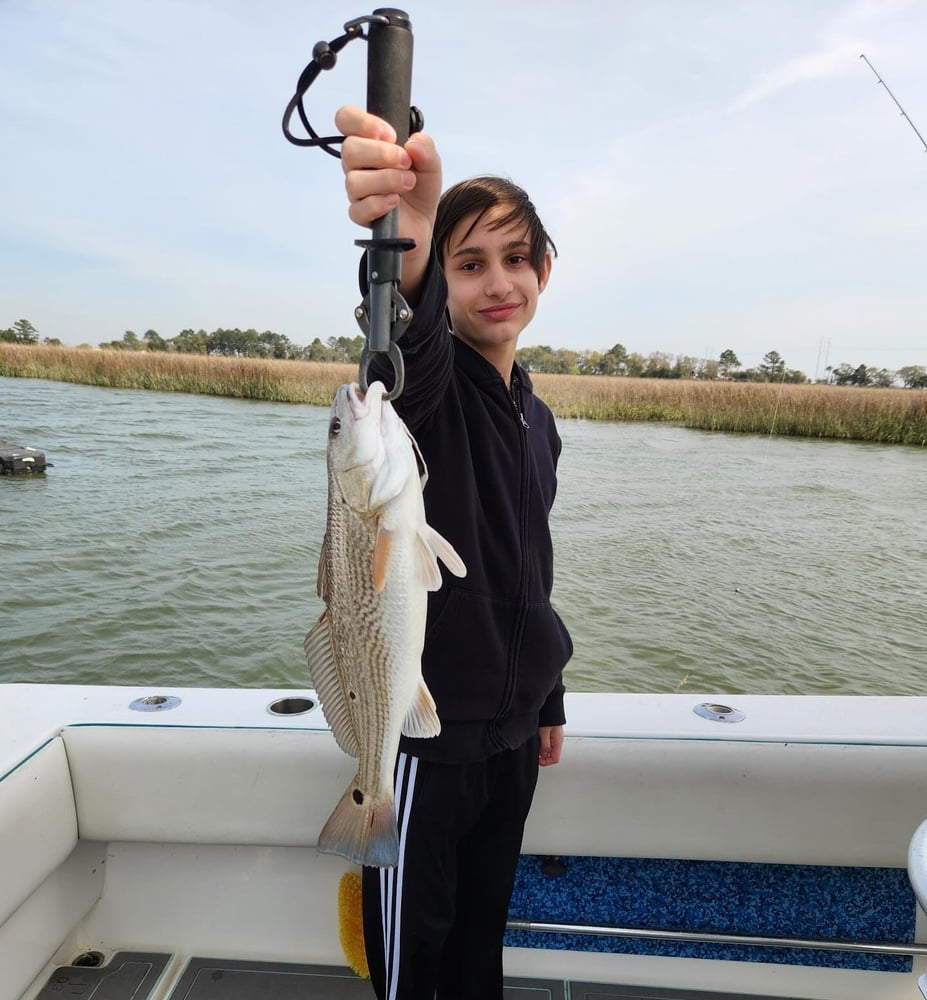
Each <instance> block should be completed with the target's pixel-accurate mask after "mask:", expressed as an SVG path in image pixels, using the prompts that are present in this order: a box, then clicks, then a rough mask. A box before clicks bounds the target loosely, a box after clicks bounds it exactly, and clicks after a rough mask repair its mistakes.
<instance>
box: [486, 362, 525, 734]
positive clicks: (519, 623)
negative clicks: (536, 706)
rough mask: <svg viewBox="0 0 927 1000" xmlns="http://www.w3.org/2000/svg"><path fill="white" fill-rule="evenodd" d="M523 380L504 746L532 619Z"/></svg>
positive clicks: (516, 404) (515, 396)
mask: <svg viewBox="0 0 927 1000" xmlns="http://www.w3.org/2000/svg"><path fill="white" fill-rule="evenodd" d="M521 392H522V387H521V380H520V379H518V378H517V377H515V378H513V379H512V388H511V391H510V393H509V395H510V396H511V399H512V406H513V409H514V411H515V412H514V416H515V418H516V419H517V421H518V423H519V425H520V427H519V429H518V437H519V443H520V445H521V467H520V470H519V473H520V475H519V501H518V524H519V552H520V555H521V566H520V576H519V581H518V603H517V607H518V611H517V617H516V619H515V627H514V629H513V632H512V641H511V644H510V646H509V651H508V670H507V677H506V686H505V693H504V695H503V697H502V702H501V704H500V705H499V711H498V712H497V713H496V718H495V720H494V721H493V726H492V730H491V734H492V737H493V739H494V740H495V742H496V743H497V744H498V745H500V746H501V745H502V743H501V741H500V740H499V739H498V738H497V733H498V728H497V723H498V721H499V720H500V719H502V718H504V717H505V716H506V714H507V713H508V711H509V709H510V708H511V707H512V698H513V696H514V694H515V688H516V685H517V681H518V659H519V653H520V650H521V644H522V636H523V635H524V632H525V623H526V621H527V618H528V574H529V572H530V567H529V560H528V504H529V497H530V490H529V485H530V481H531V458H530V454H529V451H530V449H529V446H528V430H529V425H528V421H527V420H526V419H525V415H524V413H523V411H522V407H521V405H520V400H521Z"/></svg>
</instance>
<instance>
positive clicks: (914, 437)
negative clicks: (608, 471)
mask: <svg viewBox="0 0 927 1000" xmlns="http://www.w3.org/2000/svg"><path fill="white" fill-rule="evenodd" d="M0 375H7V376H18V377H24V378H46V379H54V380H56V381H61V382H79V383H83V384H86V385H99V386H109V387H113V388H123V389H157V390H160V391H161V392H195V393H201V394H204V395H211V396H230V397H235V398H239V399H262V400H267V401H274V402H283V403H308V404H311V405H314V406H328V405H330V403H331V401H332V398H333V397H334V394H335V390H336V389H337V387H338V386H339V385H341V384H342V383H343V382H348V381H352V380H355V379H356V378H357V368H356V367H355V366H354V365H339V364H319V363H314V362H308V361H274V360H265V359H261V358H225V357H209V356H207V355H201V354H167V353H161V352H151V353H149V352H144V351H104V350H92V349H85V348H73V347H51V346H33V345H21V344H6V343H0ZM533 380H534V383H535V388H536V390H537V392H538V394H539V395H540V396H541V397H542V398H543V399H544V400H545V401H546V402H547V403H548V404H549V405H550V407H551V409H552V410H553V411H554V413H555V414H556V415H557V416H558V417H576V418H581V419H586V420H604V421H624V420H656V421H664V422H667V423H674V424H680V425H682V426H685V427H692V428H696V429H699V430H710V431H735V432H741V433H750V434H777V435H790V436H798V437H817V438H838V439H845V440H855V441H875V442H881V443H884V444H910V445H919V446H921V447H923V446H925V445H927V392H924V391H920V390H916V389H860V388H854V387H848V386H847V387H844V386H831V385H785V384H775V383H756V382H708V381H705V382H694V381H683V380H678V379H636V378H612V377H608V376H592V375H535V376H533Z"/></svg>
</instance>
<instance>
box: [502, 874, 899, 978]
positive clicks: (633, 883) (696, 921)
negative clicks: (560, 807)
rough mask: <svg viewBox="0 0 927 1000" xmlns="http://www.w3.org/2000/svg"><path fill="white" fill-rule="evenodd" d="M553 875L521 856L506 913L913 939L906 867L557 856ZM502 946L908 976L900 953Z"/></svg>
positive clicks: (518, 939) (611, 943)
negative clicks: (559, 867) (559, 866)
mask: <svg viewBox="0 0 927 1000" xmlns="http://www.w3.org/2000/svg"><path fill="white" fill-rule="evenodd" d="M560 860H561V861H562V862H563V864H564V866H565V868H566V870H565V872H564V874H562V875H559V876H550V875H546V874H544V872H543V871H542V867H541V866H542V861H543V859H542V858H539V857H535V856H531V855H525V856H523V857H522V859H521V861H520V863H519V868H518V874H517V877H516V881H515V890H514V892H513V895H512V904H511V907H510V910H509V913H510V916H511V917H513V918H516V919H521V920H534V921H547V922H554V923H587V924H611V925H614V926H620V927H640V928H648V929H660V930H689V931H704V932H710V933H728V934H755V935H763V936H768V937H793V938H794V937H799V938H825V939H839V940H853V941H879V942H889V941H894V942H905V943H907V942H912V941H913V940H914V920H915V914H916V904H915V899H914V894H913V892H912V891H911V887H910V884H909V883H908V879H907V874H906V872H905V870H904V869H903V868H850V867H826V866H816V865H769V864H747V863H740V862H720V861H675V860H660V859H635V858H589V857H562V858H560ZM505 943H506V944H507V945H512V946H515V947H523V948H525V947H526V948H549V949H550V948H554V949H556V948H561V949H567V948H568V949H571V950H577V951H608V952H622V953H628V954H635V955H667V956H675V957H686V958H714V959H726V960H729V961H738V962H778V963H783V964H787V965H816V966H826V967H831V968H846V969H865V970H872V971H879V972H910V971H911V968H912V961H911V958H910V957H907V956H893V955H866V954H858V953H855V952H838V951H819V950H809V949H803V948H801V949H800V948H775V947H757V946H741V945H731V946H728V945H717V944H684V943H677V942H671V941H642V940H639V939H634V938H627V939H626V938H604V937H594V936H591V935H575V934H564V935H554V934H542V933H528V932H523V931H510V932H508V933H507V935H506V942H505Z"/></svg>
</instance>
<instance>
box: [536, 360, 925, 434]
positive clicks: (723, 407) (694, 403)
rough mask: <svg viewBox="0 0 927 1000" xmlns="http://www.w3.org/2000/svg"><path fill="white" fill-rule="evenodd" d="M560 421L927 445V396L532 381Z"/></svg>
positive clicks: (846, 389)
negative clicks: (634, 422) (621, 422)
mask: <svg viewBox="0 0 927 1000" xmlns="http://www.w3.org/2000/svg"><path fill="white" fill-rule="evenodd" d="M533 378H534V383H535V388H536V389H537V391H538V394H539V395H540V396H541V397H542V398H543V399H544V400H545V401H546V402H547V403H548V404H549V405H550V407H551V409H552V410H553V411H554V412H555V413H556V414H557V415H558V416H561V417H580V418H585V419H588V420H660V421H666V422H668V423H677V424H682V425H683V426H685V427H692V428H695V429H698V430H707V431H735V432H740V433H748V434H777V435H782V436H794V437H817V438H838V439H844V440H853V441H875V442H881V443H884V444H911V445H920V446H922V447H923V446H924V445H927V392H923V391H920V390H915V389H860V388H856V387H850V386H834V385H787V384H776V383H771V382H708V381H706V382H694V381H683V380H678V379H641V378H608V377H604V376H599V377H593V376H585V375H536V376H533Z"/></svg>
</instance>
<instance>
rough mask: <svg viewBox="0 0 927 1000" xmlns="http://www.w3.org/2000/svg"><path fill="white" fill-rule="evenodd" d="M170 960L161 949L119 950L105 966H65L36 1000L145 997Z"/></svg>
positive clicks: (141, 998) (149, 993)
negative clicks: (148, 950)
mask: <svg viewBox="0 0 927 1000" xmlns="http://www.w3.org/2000/svg"><path fill="white" fill-rule="evenodd" d="M170 959H171V956H170V955H163V954H160V953H159V952H142V951H118V952H116V954H115V955H113V956H112V958H111V959H110V960H109V961H108V962H107V963H106V964H105V965H98V966H92V967H88V966H79V965H65V966H62V967H61V968H58V969H55V971H54V972H53V973H52V974H51V975H50V976H49V977H48V982H47V983H46V984H45V985H44V986H43V987H42V990H41V992H40V993H39V994H38V995H37V996H36V998H35V1000H61V998H62V997H93V998H94V1000H145V998H146V997H149V996H151V995H152V993H153V992H154V989H155V986H156V985H157V983H158V980H159V979H160V978H161V974H162V973H163V972H164V970H165V969H166V968H167V963H168V962H169V961H170Z"/></svg>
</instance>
